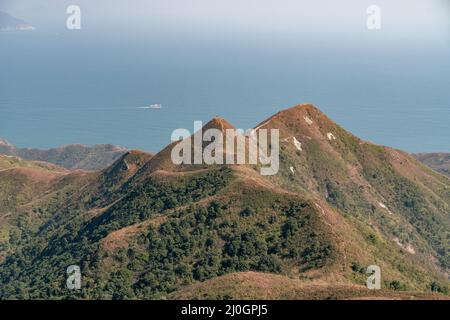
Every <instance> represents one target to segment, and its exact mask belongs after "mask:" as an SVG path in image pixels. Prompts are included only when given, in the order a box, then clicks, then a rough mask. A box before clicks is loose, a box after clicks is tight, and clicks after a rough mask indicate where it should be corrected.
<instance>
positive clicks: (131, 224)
mask: <svg viewBox="0 0 450 320" xmlns="http://www.w3.org/2000/svg"><path fill="white" fill-rule="evenodd" d="M209 127H212V128H216V129H219V130H223V129H226V128H233V126H232V125H231V124H229V123H228V122H226V120H222V119H220V118H215V119H213V120H211V121H210V122H209V123H207V124H206V125H205V127H204V128H209ZM262 129H279V130H280V144H281V145H280V171H279V173H278V174H277V175H274V176H267V177H266V176H261V175H260V174H259V172H258V166H255V165H247V164H244V165H211V166H208V165H174V164H173V163H171V159H170V154H171V150H172V149H173V147H174V146H175V145H177V144H179V143H181V141H176V142H172V143H171V144H169V145H168V146H166V147H165V148H163V149H162V150H161V151H160V152H159V153H157V154H156V155H154V156H150V155H146V154H143V153H140V152H128V153H126V154H125V155H123V156H122V157H121V158H120V159H118V160H116V162H115V163H114V164H112V165H111V166H109V167H108V168H105V169H104V170H102V171H100V172H69V173H67V174H64V175H63V176H62V177H59V178H58V179H57V180H54V181H55V182H53V184H52V185H50V186H49V188H48V189H47V190H46V191H45V193H44V195H43V196H40V195H38V196H36V197H34V198H33V199H31V200H30V201H29V202H27V201H26V200H24V202H20V203H18V204H17V205H16V206H14V204H13V203H11V204H10V206H9V209H8V210H7V212H6V211H2V210H1V209H0V277H1V278H2V279H5V283H4V286H3V287H2V288H0V297H3V298H5V297H7V298H49V297H52V298H55V297H66V298H81V299H83V298H84V299H88V298H100V299H135V298H152V299H155V298H156V299H158V298H171V297H173V298H184V299H186V298H192V297H197V298H198V297H204V298H207V297H216V298H217V297H219V296H220V294H218V292H219V293H220V292H225V291H224V290H225V289H226V293H227V297H225V296H220V298H242V297H249V298H252V299H253V298H263V297H265V296H264V295H263V293H262V291H261V290H260V289H258V288H257V287H256V286H252V288H254V289H250V292H247V293H245V295H244V296H243V295H242V294H241V292H240V291H239V290H240V288H239V285H238V284H236V281H234V280H233V281H234V283H235V285H234V286H233V287H231V289H229V286H228V281H227V280H226V279H230V277H231V279H234V277H238V279H241V280H242V281H243V279H250V280H251V281H253V280H252V279H260V280H257V282H258V283H261V281H263V282H265V281H267V283H266V285H267V286H266V287H264V288H265V289H264V290H273V292H279V290H278V289H277V288H279V287H280V286H283V284H284V283H286V281H287V282H289V279H295V280H293V282H292V286H293V288H294V289H295V290H300V291H301V290H303V289H302V288H304V286H307V287H308V290H307V292H305V294H303V295H302V294H298V295H291V296H290V298H300V299H301V298H311V297H315V298H319V299H320V298H330V297H335V298H339V299H349V298H358V297H362V298H367V297H369V298H370V297H373V296H374V294H372V293H369V290H368V289H366V288H364V284H365V280H366V275H365V269H366V267H367V266H369V265H371V264H377V265H379V266H380V267H381V269H382V275H383V281H382V285H383V290H387V291H383V292H380V295H381V296H382V297H384V298H411V297H417V298H437V297H444V298H445V296H442V295H437V296H435V295H433V292H437V291H439V292H440V293H443V294H448V266H449V261H448V259H447V256H448V255H447V251H446V250H447V248H448V243H447V242H446V241H448V240H447V239H448V229H449V226H450V222H449V219H450V217H449V206H450V178H448V177H446V176H444V175H440V174H438V173H436V172H434V171H432V170H431V169H429V168H428V167H425V166H424V165H423V164H421V163H419V162H418V161H417V160H416V159H414V158H412V157H411V156H410V155H408V154H406V153H404V152H401V151H398V150H395V149H392V148H389V147H383V146H378V145H375V144H372V143H369V142H364V141H362V140H361V139H359V138H357V137H355V136H354V135H353V134H351V133H349V132H347V131H345V130H344V129H343V128H341V127H340V126H339V125H338V124H336V123H334V122H333V121H332V120H331V119H329V118H328V117H326V115H325V114H323V113H321V112H320V110H319V109H317V108H316V107H314V106H312V105H298V106H295V107H293V108H289V109H287V110H283V111H280V112H279V113H277V114H275V115H274V116H272V117H270V118H268V119H267V120H265V121H263V122H261V123H260V124H259V125H257V126H256V127H255V130H256V131H258V130H262ZM186 139H192V136H191V137H189V138H186ZM207 145H208V143H204V144H203V146H202V147H203V148H205V147H206V146H207ZM1 183H2V178H1V175H0V184H1ZM8 195H9V194H8V193H6V197H8ZM5 215H7V216H6V217H5ZM2 217H3V218H2ZM36 219H37V220H36ZM18 235H20V236H18ZM31 239H33V240H32V241H30V240H31ZM2 248H3V249H2ZM2 256H3V258H2ZM70 264H77V265H79V266H80V268H81V270H82V272H83V279H84V280H83V283H85V287H83V290H82V291H80V292H78V293H76V292H70V291H67V290H65V289H64V285H63V284H64V283H65V268H66V267H67V266H68V265H70ZM22 266H23V267H22ZM242 272H244V273H243V274H242ZM248 272H255V273H256V274H251V273H250V274H249V273H248ZM266 273H267V275H265V274H266ZM242 277H244V278H242ZM222 279H225V281H224V280H222ZM241 280H238V282H237V283H239V282H240V281H241ZM245 281H247V280H245ZM251 281H250V282H249V283H251ZM208 283H214V285H213V287H212V289H211V291H210V292H204V288H205V285H206V284H208ZM334 284H339V285H338V286H335V285H334ZM324 285H326V286H325V287H324ZM227 286H228V287H227ZM18 288H22V289H20V290H19V289H18ZM183 288H187V289H183ZM206 288H207V287H206ZM352 288H353V289H352ZM213 289H214V290H213ZM199 290H200V291H199ZM252 290H254V291H252ZM199 292H200V293H199ZM411 292H416V293H414V294H411ZM199 294H200V295H199ZM375 296H376V295H375ZM283 297H284V298H286V297H287V296H286V292H279V293H278V294H274V295H273V296H271V298H283Z"/></svg>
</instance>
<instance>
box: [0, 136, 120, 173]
mask: <svg viewBox="0 0 450 320" xmlns="http://www.w3.org/2000/svg"><path fill="white" fill-rule="evenodd" d="M126 152H127V149H125V148H123V147H119V146H115V145H112V144H101V145H94V146H85V145H82V144H71V145H66V146H62V147H57V148H50V149H36V148H17V147H16V146H14V145H12V144H11V143H9V142H8V141H7V140H5V139H0V154H4V155H10V156H17V157H20V158H22V159H24V160H31V161H45V162H50V163H54V164H56V165H59V166H62V167H65V168H66V169H70V170H76V169H81V170H90V171H95V170H101V169H103V168H105V167H107V166H109V165H111V164H112V163H113V162H114V161H116V160H117V159H118V158H119V157H120V156H122V155H123V154H125V153H126Z"/></svg>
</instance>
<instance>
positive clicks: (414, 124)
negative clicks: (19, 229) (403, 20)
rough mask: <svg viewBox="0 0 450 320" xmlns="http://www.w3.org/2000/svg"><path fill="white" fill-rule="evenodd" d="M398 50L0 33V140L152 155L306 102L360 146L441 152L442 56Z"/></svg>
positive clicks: (306, 42) (449, 84) (447, 94)
mask: <svg viewBox="0 0 450 320" xmlns="http://www.w3.org/2000/svg"><path fill="white" fill-rule="evenodd" d="M409 41H410V42H408V43H394V42H385V41H381V40H377V41H364V40H361V41H348V42H345V41H341V40H339V41H334V40H333V39H328V38H323V39H311V38H308V37H307V36H304V37H303V38H299V39H292V38H284V39H283V38H275V37H254V38H245V37H244V36H243V37H239V36H236V37H232V36H217V37H212V36H208V35H205V36H203V37H202V36H198V35H197V36H194V35H189V34H185V35H183V36H179V35H175V34H164V35H162V34H158V33H153V34H145V35H144V33H136V34H130V33H127V32H122V33H121V32H114V33H107V32H103V33H98V34H95V33H94V34H93V33H86V32H83V31H80V32H60V33H55V32H44V31H39V30H37V31H35V32H19V33H18V32H11V33H0V137H3V138H5V139H7V140H8V141H10V142H11V143H13V144H15V145H18V146H21V147H39V148H48V147H55V146H60V145H65V144H72V143H82V144H88V145H92V144H98V143H112V144H117V145H121V146H125V147H128V148H137V149H142V150H148V151H152V152H156V151H159V150H160V149H161V148H162V147H163V146H165V145H166V144H167V143H169V142H170V135H171V133H172V131H173V130H174V129H176V128H187V129H190V130H192V129H193V128H192V126H193V121H194V120H203V121H204V122H206V121H208V120H209V119H210V118H211V117H213V116H216V115H218V116H221V117H224V118H225V119H227V120H228V121H230V122H231V123H233V124H234V125H235V126H236V127H239V128H243V129H247V128H250V127H253V126H255V125H256V124H257V123H259V122H261V121H262V120H264V119H265V118H267V117H269V116H271V115H272V114H274V113H276V112H277V111H279V110H281V109H284V108H288V107H290V106H293V105H296V104H299V103H305V102H310V103H313V104H315V105H316V106H317V107H319V108H320V109H321V110H322V111H323V112H325V113H326V114H327V115H328V116H329V117H331V118H332V119H333V120H335V121H337V122H338V123H339V124H341V125H342V126H344V127H345V128H346V129H347V130H349V131H351V132H352V133H354V134H355V135H357V136H359V137H361V138H363V139H366V140H370V141H372V142H375V143H379V144H384V145H389V146H392V147H396V148H400V149H403V150H406V151H409V152H431V151H447V152H450V44H449V43H440V44H437V45H427V44H424V43H415V42H414V40H411V39H410V40H409ZM152 103H161V104H162V105H163V108H162V109H160V110H146V109H139V108H137V107H140V106H144V105H148V104H152Z"/></svg>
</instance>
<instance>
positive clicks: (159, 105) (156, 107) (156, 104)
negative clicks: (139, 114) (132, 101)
mask: <svg viewBox="0 0 450 320" xmlns="http://www.w3.org/2000/svg"><path fill="white" fill-rule="evenodd" d="M138 109H162V105H161V104H160V103H155V104H150V105H148V106H144V107H138Z"/></svg>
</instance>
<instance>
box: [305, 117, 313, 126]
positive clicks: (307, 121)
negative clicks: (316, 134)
mask: <svg viewBox="0 0 450 320" xmlns="http://www.w3.org/2000/svg"><path fill="white" fill-rule="evenodd" d="M303 119H305V121H306V123H307V124H309V125H312V124H313V122H312V120H311V119H310V118H309V117H308V116H304V117H303Z"/></svg>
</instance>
